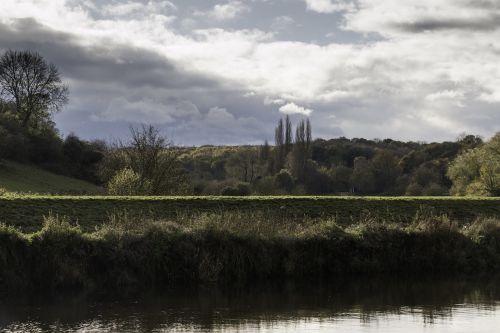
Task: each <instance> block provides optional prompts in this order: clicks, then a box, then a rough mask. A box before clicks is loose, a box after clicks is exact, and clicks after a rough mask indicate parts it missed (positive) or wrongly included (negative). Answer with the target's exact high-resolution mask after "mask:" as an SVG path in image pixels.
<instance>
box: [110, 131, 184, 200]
mask: <svg viewBox="0 0 500 333" xmlns="http://www.w3.org/2000/svg"><path fill="white" fill-rule="evenodd" d="M130 133H131V139H130V142H129V143H127V144H123V143H121V142H120V143H118V144H117V146H116V147H115V148H114V149H113V150H112V151H111V152H110V153H108V155H109V156H107V158H106V159H105V161H104V164H105V165H104V166H103V169H104V171H105V172H103V173H105V174H107V175H109V174H112V172H111V171H110V169H111V170H113V169H114V173H116V172H118V171H120V170H123V169H130V170H132V171H133V172H134V173H135V174H136V175H138V180H137V183H135V185H134V189H136V192H137V193H140V194H147V195H173V194H186V193H189V192H190V182H189V179H188V178H187V175H186V173H185V170H184V169H183V168H182V165H181V164H180V161H179V151H178V150H177V149H176V148H175V147H173V145H172V143H171V142H170V141H169V140H168V139H167V138H165V137H164V136H162V135H161V134H160V131H159V130H158V129H157V128H155V127H153V126H151V125H149V126H146V125H142V126H141V127H130ZM125 175H126V176H131V175H132V174H131V173H130V172H128V173H127V174H124V175H121V176H125ZM132 176H133V175H132ZM122 178H124V177H122ZM122 178H120V179H122ZM108 184H109V183H108Z"/></svg>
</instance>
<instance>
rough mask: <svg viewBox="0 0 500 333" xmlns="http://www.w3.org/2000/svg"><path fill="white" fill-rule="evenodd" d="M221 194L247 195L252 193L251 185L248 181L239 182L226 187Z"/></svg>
mask: <svg viewBox="0 0 500 333" xmlns="http://www.w3.org/2000/svg"><path fill="white" fill-rule="evenodd" d="M221 195H224V196H247V195H250V185H249V184H248V183H238V184H235V185H233V186H228V187H225V188H224V189H223V190H222V192H221Z"/></svg>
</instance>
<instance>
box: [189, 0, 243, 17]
mask: <svg viewBox="0 0 500 333" xmlns="http://www.w3.org/2000/svg"><path fill="white" fill-rule="evenodd" d="M250 10H251V8H250V7H249V6H248V5H246V4H244V3H243V2H241V1H236V0H232V1H229V2H228V3H225V4H222V5H220V4H219V5H215V6H214V7H213V8H212V9H211V10H210V11H208V12H200V11H197V12H195V16H208V17H210V18H212V19H214V20H217V21H227V20H233V19H235V18H237V17H238V16H240V15H241V14H243V13H246V12H249V11H250Z"/></svg>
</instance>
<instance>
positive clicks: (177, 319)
mask: <svg viewBox="0 0 500 333" xmlns="http://www.w3.org/2000/svg"><path fill="white" fill-rule="evenodd" d="M0 331H1V332H99V333H100V332H241V333H246V332H346V333H347V332H384V333H391V332H404V333H414V332H436V333H437V332H439V333H447V332H452V333H458V332H464V333H474V332H481V333H485V332H500V279H499V278H488V279H485V278H481V279H478V278H475V279H470V278H469V279H466V278H454V279H449V278H448V279H443V278H425V279H419V278H411V279H409V278H396V277H377V278H364V279H339V280H337V281H330V282H329V283H324V282H323V283H310V284H296V283H283V284H279V285H267V286H252V287H249V286H246V287H239V288H235V287H232V288H220V287H219V288H214V287H199V288H191V289H183V290H177V291H175V292H174V291H161V292H148V293H143V294H127V295H114V296H110V295H105V296H104V295H103V294H101V293H99V294H93V295H82V294H78V295H68V294H59V295H51V296H47V295H45V296H41V295H37V296H29V297H28V296H23V297H13V296H10V297H3V298H1V300H0Z"/></svg>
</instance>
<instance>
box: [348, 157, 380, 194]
mask: <svg viewBox="0 0 500 333" xmlns="http://www.w3.org/2000/svg"><path fill="white" fill-rule="evenodd" d="M351 184H352V185H353V187H354V189H355V190H356V191H357V192H361V193H373V191H374V190H375V186H376V184H375V174H374V172H373V165H372V163H371V161H369V160H367V159H366V157H364V156H359V157H356V158H355V159H354V170H353V172H352V175H351Z"/></svg>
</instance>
